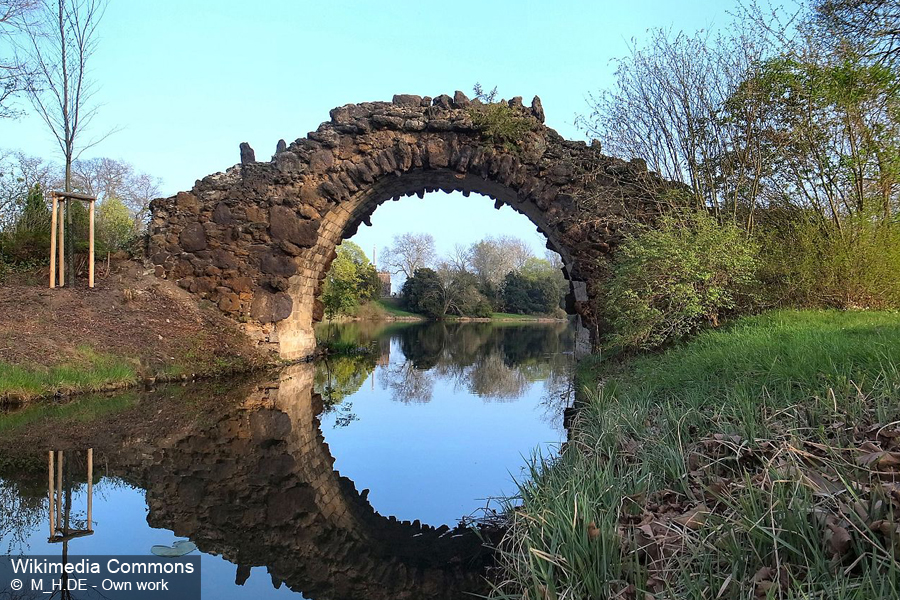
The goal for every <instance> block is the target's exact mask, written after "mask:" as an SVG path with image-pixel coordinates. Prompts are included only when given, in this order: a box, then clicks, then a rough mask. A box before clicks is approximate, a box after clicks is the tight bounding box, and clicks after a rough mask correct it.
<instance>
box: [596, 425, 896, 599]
mask: <svg viewBox="0 0 900 600" xmlns="http://www.w3.org/2000/svg"><path fill="white" fill-rule="evenodd" d="M832 429H833V431H836V432H839V433H840V434H841V435H840V436H839V437H840V438H841V439H843V440H845V441H846V440H848V439H849V440H851V441H852V442H853V443H851V444H845V445H844V446H841V445H837V444H836V445H829V444H822V443H816V442H811V441H806V440H797V439H794V438H790V437H787V436H786V437H785V438H784V439H779V440H752V441H751V440H745V439H742V438H741V437H740V436H738V435H725V434H716V435H713V436H710V437H708V438H706V439H704V440H702V441H700V442H699V443H697V444H695V446H694V447H692V448H691V449H690V451H689V453H688V454H687V462H688V468H689V470H690V472H689V475H688V487H687V490H686V491H685V492H681V493H679V492H676V491H673V490H670V489H665V490H660V491H655V492H653V493H648V494H646V495H643V494H642V495H640V496H634V497H629V498H626V502H625V503H624V505H623V510H622V511H621V514H620V517H619V526H618V537H619V538H620V541H621V544H622V548H623V549H625V552H627V553H629V554H634V555H636V556H637V557H638V558H639V560H640V562H641V563H642V564H643V565H644V566H645V568H646V570H647V573H648V574H649V578H648V581H647V589H646V590H637V589H636V588H634V586H633V585H629V586H628V587H627V588H625V589H623V590H622V592H621V593H622V597H623V598H641V597H642V596H643V594H644V593H660V592H663V591H664V590H666V589H669V585H668V584H669V583H672V582H674V580H675V578H676V577H677V576H678V573H677V571H678V569H679V568H680V564H681V563H680V562H679V558H680V557H682V556H684V555H686V553H687V552H686V551H689V550H694V549H695V548H696V547H697V544H702V543H705V538H704V536H706V535H709V534H710V531H711V530H706V531H705V530H704V525H706V524H707V522H708V521H710V518H711V516H715V523H716V526H719V527H721V524H723V523H725V524H727V523H729V522H739V521H740V516H739V515H736V509H735V506H736V505H737V504H736V503H735V502H734V499H736V498H738V497H739V496H740V495H741V494H742V493H745V492H746V488H747V487H748V486H752V487H753V488H755V489H757V490H762V491H764V492H771V491H772V490H773V489H774V486H776V485H783V484H785V483H788V484H799V485H802V486H805V487H806V488H808V489H809V490H811V491H812V493H813V496H814V498H816V503H815V505H814V508H813V509H812V511H811V514H810V515H809V518H811V519H814V521H815V523H817V524H818V526H819V528H820V530H821V535H822V547H823V549H825V551H826V552H827V553H828V554H829V555H830V556H831V557H832V563H831V564H832V567H833V569H834V570H835V571H837V570H844V571H845V572H846V573H850V572H852V570H853V569H854V568H855V567H856V566H857V565H858V563H859V562H860V560H861V559H862V558H863V556H864V555H863V554H861V551H865V549H866V548H871V547H872V546H873V545H876V544H877V545H878V546H880V547H882V548H888V549H893V552H894V556H895V557H896V558H898V559H900V523H898V522H897V521H895V520H894V515H900V423H890V424H888V425H875V426H870V427H864V426H859V425H855V426H849V425H847V424H846V423H845V422H840V423H836V424H835V425H834V426H833V427H832ZM621 450H624V451H625V452H626V453H631V452H635V451H637V448H635V447H634V444H629V443H628V441H626V442H625V443H624V444H623V445H622V448H621ZM713 529H714V527H713ZM712 535H713V536H714V535H716V532H715V531H712ZM588 536H589V537H590V538H591V539H596V538H598V537H599V536H600V531H599V530H598V529H597V527H596V525H595V524H594V523H593V522H592V523H589V524H588ZM792 577H794V578H800V579H802V577H803V568H802V567H800V566H797V567H796V569H795V572H793V573H792V570H791V567H790V566H789V565H787V564H776V563H775V562H774V561H773V564H770V565H764V566H762V567H761V568H759V570H758V571H757V572H756V573H755V575H754V576H753V578H752V580H751V581H750V582H749V584H750V585H749V587H750V589H752V590H753V591H754V594H755V595H756V597H760V598H761V597H765V596H766V595H767V594H769V593H770V591H771V590H772V588H773V587H777V588H779V589H780V590H784V589H786V588H787V586H789V585H790V582H791V581H792ZM729 584H731V579H730V578H729V579H728V580H726V581H725V583H724V585H723V586H722V588H723V589H722V590H720V595H721V593H722V592H723V591H724V588H726V587H727V586H728V585H729ZM745 585H746V583H745ZM712 592H713V594H712V596H713V597H715V590H712Z"/></svg>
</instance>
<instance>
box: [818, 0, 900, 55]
mask: <svg viewBox="0 0 900 600" xmlns="http://www.w3.org/2000/svg"><path fill="white" fill-rule="evenodd" d="M813 10H814V11H815V13H816V16H817V17H818V18H819V19H820V20H821V21H822V22H823V24H824V25H825V27H826V28H827V29H831V30H834V31H836V32H837V33H838V34H839V35H840V36H842V37H843V38H844V39H845V40H847V41H849V42H851V43H853V44H855V45H856V47H857V48H859V49H860V50H861V51H862V52H864V53H865V54H866V56H869V57H871V58H873V59H875V60H876V61H878V62H883V63H886V64H891V65H896V64H897V63H898V62H900V2H897V0H815V2H813Z"/></svg>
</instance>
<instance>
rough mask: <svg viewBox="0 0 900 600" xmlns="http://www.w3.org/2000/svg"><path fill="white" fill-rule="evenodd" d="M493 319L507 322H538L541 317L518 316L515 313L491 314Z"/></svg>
mask: <svg viewBox="0 0 900 600" xmlns="http://www.w3.org/2000/svg"><path fill="white" fill-rule="evenodd" d="M491 318H492V319H503V320H505V321H537V320H538V319H539V318H540V317H536V316H534V315H518V314H515V313H502V312H495V313H491Z"/></svg>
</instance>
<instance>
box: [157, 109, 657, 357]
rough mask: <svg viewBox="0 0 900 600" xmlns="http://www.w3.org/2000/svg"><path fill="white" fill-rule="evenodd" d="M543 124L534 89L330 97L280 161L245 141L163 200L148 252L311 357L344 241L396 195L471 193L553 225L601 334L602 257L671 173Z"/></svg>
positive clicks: (575, 286) (551, 240) (585, 309)
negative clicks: (335, 100) (485, 96)
mask: <svg viewBox="0 0 900 600" xmlns="http://www.w3.org/2000/svg"><path fill="white" fill-rule="evenodd" d="M543 123H544V110H543V108H542V106H541V101H540V99H539V98H537V97H535V98H534V100H533V101H532V102H531V105H530V106H525V105H524V104H523V103H522V99H521V98H520V97H516V98H513V99H512V100H510V101H508V102H505V101H501V102H500V103H495V104H482V103H481V102H480V101H478V100H469V99H468V98H467V97H466V96H465V95H464V94H463V93H462V92H456V94H455V95H454V96H453V97H450V96H447V95H441V96H438V97H436V98H429V97H420V96H414V95H408V94H403V95H397V96H394V98H393V100H392V101H391V102H365V103H362V104H348V105H345V106H341V107H339V108H335V109H333V110H332V111H331V120H330V121H327V122H325V123H322V124H321V125H320V126H319V128H318V129H317V130H316V131H314V132H311V133H309V134H308V135H307V137H305V138H301V139H298V140H296V141H294V142H293V143H291V144H290V145H287V144H285V143H284V141H280V142H279V143H278V145H277V148H276V152H275V154H274V155H273V156H272V158H271V160H266V161H257V160H256V158H255V155H254V152H253V150H252V149H251V148H250V147H249V146H248V145H247V144H241V163H240V164H238V165H235V166H234V167H232V168H230V169H228V170H227V171H226V172H225V173H216V174H214V175H210V176H208V177H205V178H203V179H202V180H199V181H197V183H196V185H195V186H194V188H193V189H192V190H191V191H189V192H181V193H179V194H177V195H175V196H173V197H171V198H164V199H157V200H154V201H153V203H152V204H151V210H152V220H151V227H150V234H151V235H150V242H149V257H150V259H151V261H152V262H153V264H154V265H155V269H156V274H157V276H159V277H166V278H168V279H171V280H174V281H176V282H177V283H178V284H179V285H180V286H181V287H183V288H185V289H187V290H189V291H190V292H192V293H193V294H196V295H197V296H199V297H201V298H205V299H207V300H209V301H212V302H214V303H215V304H216V305H217V306H218V307H219V309H220V310H222V311H223V312H225V313H227V314H229V315H232V316H233V317H234V318H236V319H239V320H240V321H242V322H244V323H246V328H247V330H248V332H249V333H250V334H251V335H253V336H255V337H256V338H257V339H258V340H259V342H260V343H269V344H273V345H275V346H276V347H277V349H278V350H279V352H280V354H281V355H282V357H284V358H288V359H293V358H302V357H305V356H308V355H309V354H311V353H312V351H313V350H314V348H315V337H314V334H313V325H314V323H315V322H317V321H319V320H320V319H321V318H322V316H323V306H322V303H321V302H320V301H319V300H318V298H317V297H318V293H319V291H320V287H321V284H322V281H323V280H324V278H325V275H326V272H327V270H328V267H329V265H330V264H331V261H332V260H333V258H334V257H335V247H336V246H337V245H338V244H339V243H340V242H341V241H342V240H343V239H345V238H348V237H350V236H352V235H353V234H354V233H355V232H356V230H357V228H358V227H359V225H360V223H363V222H366V223H368V221H369V218H370V216H371V214H372V212H373V211H374V210H375V209H376V208H377V207H378V206H379V205H380V204H381V203H383V202H385V201H387V200H389V199H394V200H397V199H399V198H400V197H402V196H409V195H413V194H417V195H419V196H420V197H421V196H423V195H424V193H426V192H431V191H436V190H442V191H445V192H451V191H461V192H463V193H464V194H466V195H468V194H469V193H470V192H476V193H480V194H483V195H485V196H488V197H490V198H492V199H493V200H494V201H495V205H496V207H497V208H499V207H501V206H502V205H504V204H507V205H509V206H511V207H512V208H513V209H514V210H516V211H518V212H519V213H522V214H524V215H525V216H527V217H528V218H529V219H530V220H531V221H532V222H533V223H534V224H535V226H536V227H537V228H538V229H539V230H540V231H541V232H542V233H543V234H544V235H545V236H546V238H547V247H548V248H550V249H552V250H554V251H556V252H558V253H559V254H560V255H561V256H562V259H563V263H564V269H563V270H564V274H565V276H566V277H567V279H568V280H569V282H570V293H569V298H568V307H569V309H570V311H571V312H574V313H575V314H576V315H577V316H578V318H579V320H580V323H581V324H582V325H584V326H585V327H586V328H587V330H588V332H589V333H590V336H591V338H592V339H593V340H594V341H596V339H597V336H598V333H599V330H600V323H599V322H598V318H597V313H596V308H595V300H596V299H597V297H598V292H599V291H600V289H601V287H602V285H603V274H604V263H605V260H606V258H607V257H608V256H609V255H610V253H611V252H612V250H613V249H614V248H615V246H616V243H617V242H618V241H619V240H620V239H621V237H622V234H623V232H624V231H625V230H626V229H627V227H628V224H629V223H634V222H646V221H652V220H653V219H654V217H655V215H657V214H658V212H659V198H660V196H661V195H662V193H663V192H664V191H665V190H666V189H668V188H669V187H671V185H672V184H670V183H668V182H666V181H664V180H663V179H661V178H660V177H659V176H658V175H656V174H655V173H652V172H648V171H647V168H646V164H645V163H644V161H642V160H633V161H631V162H625V161H623V160H619V159H616V158H611V157H608V156H604V155H603V154H602V153H601V152H600V148H599V146H597V145H592V146H588V145H586V144H585V143H584V142H574V141H567V140H564V139H563V138H562V137H561V136H560V135H559V134H558V133H556V132H555V131H554V130H552V129H550V128H549V127H546V126H545V125H544V124H543ZM429 225H433V226H434V227H435V228H437V227H440V224H439V223H433V224H427V223H425V224H423V229H428V226H429Z"/></svg>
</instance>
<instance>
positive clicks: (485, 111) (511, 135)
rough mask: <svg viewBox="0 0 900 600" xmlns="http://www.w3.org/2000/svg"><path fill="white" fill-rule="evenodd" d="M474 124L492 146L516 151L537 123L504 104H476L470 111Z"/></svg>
mask: <svg viewBox="0 0 900 600" xmlns="http://www.w3.org/2000/svg"><path fill="white" fill-rule="evenodd" d="M468 112H469V116H470V117H471V118H472V123H473V124H474V125H475V127H476V128H477V129H478V130H479V131H480V132H481V136H482V137H483V138H484V139H485V140H486V141H488V142H490V143H491V144H495V145H502V146H503V147H505V148H506V149H507V150H510V151H513V150H515V149H516V148H517V147H518V145H519V143H520V142H521V141H522V138H523V137H524V136H525V134H526V133H528V132H529V131H531V130H532V129H533V128H534V124H535V121H534V119H532V118H531V117H529V116H526V115H524V114H520V113H519V111H517V110H516V109H514V108H513V107H511V106H509V105H508V104H505V103H504V102H492V103H489V104H481V105H478V104H475V105H473V106H472V107H470V108H469V110H468Z"/></svg>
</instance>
